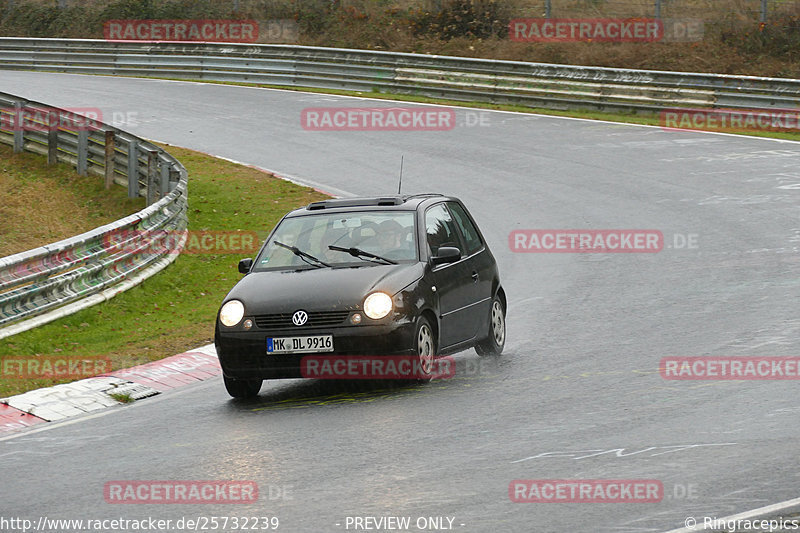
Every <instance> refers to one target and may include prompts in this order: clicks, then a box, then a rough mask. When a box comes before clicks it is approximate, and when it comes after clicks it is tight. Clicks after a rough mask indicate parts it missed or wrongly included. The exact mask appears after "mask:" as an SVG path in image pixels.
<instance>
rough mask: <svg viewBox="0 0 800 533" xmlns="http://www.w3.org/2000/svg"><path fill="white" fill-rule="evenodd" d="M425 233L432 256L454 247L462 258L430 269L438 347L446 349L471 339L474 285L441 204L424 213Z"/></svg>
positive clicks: (450, 216) (456, 238)
mask: <svg viewBox="0 0 800 533" xmlns="http://www.w3.org/2000/svg"><path fill="white" fill-rule="evenodd" d="M425 232H426V238H427V245H428V248H429V253H430V255H431V256H433V255H436V253H437V252H438V250H439V248H441V247H444V246H454V247H456V248H459V249H460V250H461V251H462V259H461V260H459V261H456V262H454V263H448V264H444V265H437V266H434V267H432V272H431V274H432V276H433V281H434V285H435V286H436V294H437V297H438V299H439V330H440V331H439V348H440V349H442V348H446V347H448V346H452V345H453V344H457V343H459V342H462V341H465V340H468V339H470V338H472V337H473V336H474V333H473V332H474V330H475V327H476V324H475V322H474V321H475V315H474V313H473V310H472V309H470V307H471V304H472V303H473V300H474V288H473V285H474V282H473V280H472V271H471V270H470V265H469V263H468V261H466V260H465V259H464V245H463V243H462V242H461V238H460V237H459V235H458V232H457V230H456V225H455V222H454V221H453V217H452V215H451V213H450V211H449V210H448V209H447V207H446V206H445V204H444V202H442V203H438V204H434V205H433V206H431V207H429V208H428V209H427V210H426V211H425Z"/></svg>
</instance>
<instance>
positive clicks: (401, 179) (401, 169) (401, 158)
mask: <svg viewBox="0 0 800 533" xmlns="http://www.w3.org/2000/svg"><path fill="white" fill-rule="evenodd" d="M402 186H403V156H402V155H401V156H400V183H398V184H397V195H398V196H400V188H401V187H402Z"/></svg>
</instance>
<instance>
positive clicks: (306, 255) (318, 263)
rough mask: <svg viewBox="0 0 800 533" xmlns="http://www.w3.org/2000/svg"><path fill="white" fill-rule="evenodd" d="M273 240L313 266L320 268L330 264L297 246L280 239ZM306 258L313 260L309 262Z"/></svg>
mask: <svg viewBox="0 0 800 533" xmlns="http://www.w3.org/2000/svg"><path fill="white" fill-rule="evenodd" d="M273 242H274V243H275V244H277V245H278V246H280V247H282V248H286V249H287V250H289V251H291V252H292V253H293V254H294V255H296V256H297V257H299V258H300V259H302V260H303V261H305V262H306V263H308V264H309V265H311V266H315V267H317V268H322V267H324V266H326V267H330V266H331V265H329V264H328V263H326V262H325V261H323V260H322V259H317V258H316V257H314V256H313V255H311V254H309V253H306V252H304V251H303V250H301V249H300V248H298V247H297V246H289V245H288V244H283V243H282V242H280V241H273ZM308 259H311V260H312V261H314V263H309V262H308Z"/></svg>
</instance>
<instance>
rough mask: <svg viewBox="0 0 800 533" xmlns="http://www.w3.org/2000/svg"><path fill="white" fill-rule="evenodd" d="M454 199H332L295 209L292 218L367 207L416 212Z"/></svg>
mask: <svg viewBox="0 0 800 533" xmlns="http://www.w3.org/2000/svg"><path fill="white" fill-rule="evenodd" d="M453 199H454V198H452V197H449V196H445V195H443V194H438V193H424V194H407V195H389V196H369V197H361V198H332V199H329V200H322V201H320V202H312V203H310V204H308V205H307V206H305V207H301V208H299V209H295V210H294V211H292V212H291V213H289V214H287V215H286V216H287V217H290V216H302V215H308V214H311V213H313V212H329V211H330V212H342V211H352V210H353V208H359V207H366V208H371V209H370V210H378V211H383V210H386V211H414V210H416V209H418V208H419V207H420V205H421V204H423V203H425V202H427V201H429V200H430V201H431V202H430V203H432V201H433V200H453Z"/></svg>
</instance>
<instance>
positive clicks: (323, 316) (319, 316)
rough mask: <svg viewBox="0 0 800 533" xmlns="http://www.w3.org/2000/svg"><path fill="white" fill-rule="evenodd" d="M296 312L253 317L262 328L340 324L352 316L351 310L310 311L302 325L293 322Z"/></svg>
mask: <svg viewBox="0 0 800 533" xmlns="http://www.w3.org/2000/svg"><path fill="white" fill-rule="evenodd" d="M293 314H294V313H278V314H274V315H257V316H255V317H253V318H254V319H255V321H256V326H258V327H259V328H262V329H278V328H281V329H283V328H297V329H301V328H314V327H322V326H338V325H339V324H341V323H342V322H344V321H345V320H347V317H349V316H350V311H311V312H309V313H308V322H306V323H305V324H303V325H302V326H295V325H294V324H293V323H292V315H293Z"/></svg>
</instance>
